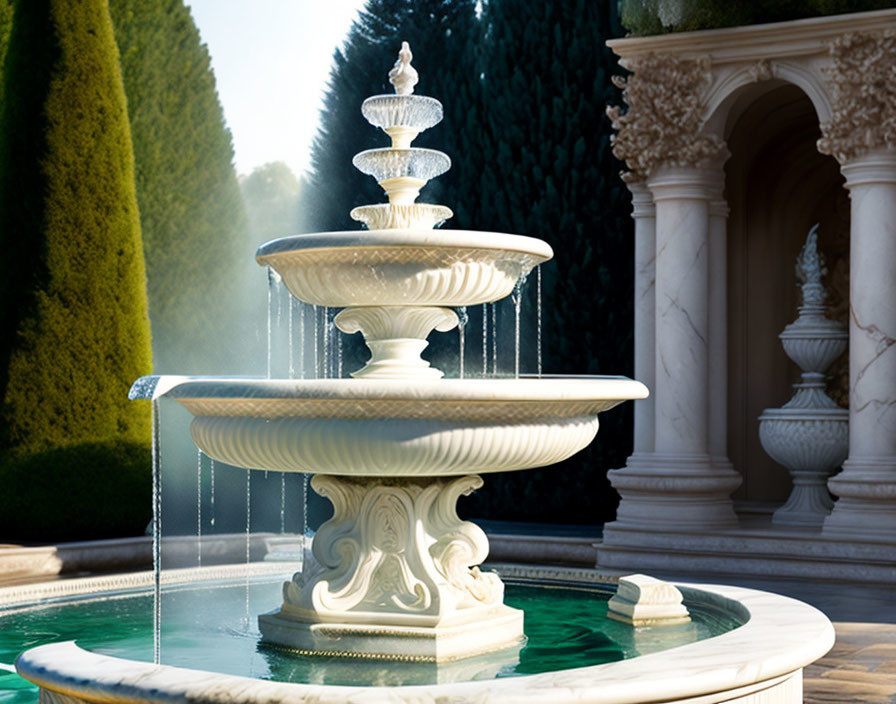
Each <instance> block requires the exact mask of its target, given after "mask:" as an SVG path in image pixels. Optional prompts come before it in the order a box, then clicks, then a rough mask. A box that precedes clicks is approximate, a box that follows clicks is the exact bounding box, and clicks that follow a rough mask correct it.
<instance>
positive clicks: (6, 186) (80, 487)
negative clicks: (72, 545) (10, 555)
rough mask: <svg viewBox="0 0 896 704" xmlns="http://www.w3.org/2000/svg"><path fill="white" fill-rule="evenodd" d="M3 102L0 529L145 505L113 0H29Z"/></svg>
mask: <svg viewBox="0 0 896 704" xmlns="http://www.w3.org/2000/svg"><path fill="white" fill-rule="evenodd" d="M4 76H5V80H4V93H3V101H2V106H0V138H2V139H0V251H2V252H3V253H4V255H3V257H2V258H0V298H2V300H3V306H2V308H0V433H2V435H0V487H2V489H0V494H2V496H3V498H2V501H0V533H2V534H3V535H4V537H10V538H18V539H42V540H67V539H77V538H82V537H102V536H108V535H120V534H122V533H134V532H140V531H141V530H142V529H143V527H145V525H146V522H147V520H148V515H147V514H148V510H149V500H148V497H149V490H150V477H149V472H150V463H149V441H150V409H149V407H148V404H135V403H132V402H130V401H128V398H127V391H128V388H129V386H130V384H131V382H132V381H133V380H134V379H136V378H137V377H139V376H140V375H142V374H146V373H148V372H149V371H150V370H151V353H150V337H149V319H148V314H147V303H146V281H145V273H144V263H143V251H142V246H141V240H140V224H139V214H138V212H137V202H136V196H135V191H134V164H133V153H132V149H131V138H130V128H129V125H128V118H127V110H126V104H125V96H124V89H123V86H122V79H121V71H120V68H119V58H118V49H117V47H116V45H115V40H114V37H113V34H112V24H111V20H110V18H109V12H108V5H107V3H106V2H105V1H104V0H19V1H18V2H17V3H16V5H15V15H14V21H13V27H12V32H11V34H10V38H9V46H8V50H7V56H6V64H5V70H4Z"/></svg>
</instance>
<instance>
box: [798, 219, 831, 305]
mask: <svg viewBox="0 0 896 704" xmlns="http://www.w3.org/2000/svg"><path fill="white" fill-rule="evenodd" d="M826 273H827V269H826V268H825V266H824V257H823V256H822V255H821V254H820V253H819V251H818V223H815V225H814V226H813V227H812V229H811V230H809V235H808V236H807V237H806V243H805V244H804V245H803V248H802V249H801V250H800V253H799V256H798V257H797V258H796V278H797V280H798V281H799V282H800V284H801V286H802V289H803V305H804V306H805V305H822V304H823V303H824V299H825V298H826V297H827V295H826V293H825V290H824V287H823V286H822V285H821V277H822V276H824V275H825V274H826Z"/></svg>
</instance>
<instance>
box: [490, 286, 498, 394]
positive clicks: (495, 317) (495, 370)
mask: <svg viewBox="0 0 896 704" xmlns="http://www.w3.org/2000/svg"><path fill="white" fill-rule="evenodd" d="M491 307H492V376H498V304H497V303H492V304H491Z"/></svg>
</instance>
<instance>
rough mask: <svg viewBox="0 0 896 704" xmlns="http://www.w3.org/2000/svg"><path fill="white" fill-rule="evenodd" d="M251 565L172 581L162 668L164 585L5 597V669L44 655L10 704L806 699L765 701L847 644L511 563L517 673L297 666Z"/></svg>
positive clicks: (756, 613)
mask: <svg viewBox="0 0 896 704" xmlns="http://www.w3.org/2000/svg"><path fill="white" fill-rule="evenodd" d="M245 569H246V566H245V565H236V566H229V567H207V568H201V569H189V570H172V571H170V572H166V585H165V587H164V591H163V602H164V612H165V614H166V619H165V622H164V629H163V634H162V660H163V664H161V665H155V664H153V662H152V659H153V632H152V615H151V614H152V586H151V585H152V573H143V574H139V575H127V576H115V577H106V578H92V579H82V580H66V581H65V582H55V583H49V584H45V585H29V586H26V587H10V588H6V589H2V590H0V604H2V605H4V606H5V607H6V608H5V609H3V610H0V631H2V632H3V633H4V639H3V640H2V649H0V663H10V662H12V659H13V658H14V657H15V655H16V653H17V652H19V651H21V650H22V649H24V648H28V647H32V649H31V650H29V651H28V652H27V653H26V654H25V655H24V656H22V657H21V658H20V659H19V662H18V667H19V671H20V672H21V673H22V675H24V677H26V678H27V679H28V680H30V682H31V683H35V684H31V683H29V682H28V681H26V680H22V679H19V678H18V677H16V676H15V675H12V674H6V675H3V674H2V673H0V701H3V702H4V704H31V702H34V701H35V699H36V691H35V690H36V689H37V685H39V686H40V687H42V688H43V690H44V694H43V696H44V700H43V701H50V702H57V701H58V702H59V704H63V703H66V704H75V702H77V701H93V702H100V701H102V702H122V703H123V702H133V701H147V702H161V701H168V702H170V701H183V702H186V701H188V700H193V701H195V700H201V701H213V702H236V701H245V702H261V701H289V702H299V701H309V700H310V701H315V702H334V703H335V702H368V701H370V702H373V701H377V702H381V701H392V702H420V701H424V702H428V701H433V702H435V701H451V702H454V701H458V702H460V701H483V702H484V701H492V700H494V701H502V702H507V701H551V702H567V701H568V702H581V701H595V702H649V701H683V702H684V701H700V702H703V703H708V702H729V701H743V702H751V703H752V702H761V701H771V702H781V701H783V702H789V701H794V702H796V701H800V698H791V699H787V698H778V699H761V698H759V697H761V696H764V695H763V693H765V695H767V696H782V693H787V692H789V693H791V694H793V693H795V692H798V691H799V685H800V678H799V669H800V668H801V667H802V666H803V665H804V664H806V663H808V662H811V661H812V660H814V659H815V658H817V657H819V656H820V655H821V654H823V653H824V652H825V651H826V650H827V649H828V648H829V647H830V644H831V642H832V640H833V632H832V629H831V626H830V624H829V622H828V621H827V619H826V618H825V617H824V616H823V615H821V614H820V613H819V612H817V611H816V610H815V609H813V608H812V607H809V606H807V605H805V604H802V603H801V602H798V601H794V600H792V599H788V598H784V597H780V596H776V595H771V594H766V593H763V592H756V591H752V590H746V589H739V588H734V587H723V586H705V585H678V586H679V588H680V589H681V590H682V592H683V594H684V596H685V603H686V604H687V606H688V608H689V610H690V612H691V614H692V616H693V617H694V621H695V624H696V625H695V624H688V625H687V626H685V627H682V628H678V629H676V628H672V629H669V628H668V627H658V628H653V629H651V628H638V629H632V628H630V627H628V626H625V625H624V624H620V623H616V622H608V621H607V620H605V619H604V618H603V615H604V614H605V612H606V603H607V598H608V597H609V596H610V595H612V594H613V592H614V591H615V586H614V585H613V584H612V583H610V582H608V581H605V580H604V579H602V578H600V577H599V576H597V575H596V574H595V573H594V572H592V571H590V570H576V569H562V568H551V569H547V568H529V567H520V566H516V567H513V568H511V567H509V566H508V567H506V568H504V570H502V571H503V572H504V574H506V575H507V576H506V577H505V579H506V582H507V593H506V597H505V598H506V600H507V602H508V604H509V605H510V606H513V607H517V608H522V609H523V610H524V611H526V614H527V616H526V631H527V634H528V635H529V641H528V643H527V644H526V647H525V648H523V649H522V651H521V652H520V653H519V657H518V662H516V663H514V662H513V661H512V660H513V659H512V658H511V661H510V662H508V661H507V660H506V659H505V660H504V661H502V659H501V657H497V658H495V657H494V656H485V657H482V658H478V659H477V658H472V659H468V660H467V659H465V660H460V661H457V662H455V663H449V664H447V665H434V664H427V663H414V662H394V661H392V662H382V661H370V660H368V661H359V660H345V659H342V658H320V657H301V656H299V657H296V656H295V655H294V654H292V653H289V652H283V651H281V650H279V649H277V648H271V647H268V646H264V645H261V644H259V641H258V632H257V630H256V629H255V628H254V626H253V627H252V628H249V629H247V628H246V625H245V621H244V620H243V619H242V610H243V601H244V596H245V592H244V574H243V571H244V570H245ZM250 569H251V570H252V577H251V582H250V585H251V586H250V589H251V598H252V603H253V604H256V603H259V604H264V603H267V602H269V601H270V599H271V598H274V597H275V596H276V593H277V592H278V591H279V585H280V580H281V578H282V577H283V576H284V573H283V571H282V570H283V566H282V565H276V564H271V563H256V564H254V565H252V566H251V568H250ZM510 575H515V576H513V577H511V576H510ZM63 594H66V596H61V595H63ZM56 641H69V642H56ZM71 641H74V642H71ZM48 642H51V643H52V644H49V645H40V644H42V643H48ZM760 643H761V644H762V646H761V647H759V646H758V644H760ZM34 646H38V647H34ZM0 667H2V665H0ZM361 683H363V685H364V686H361ZM61 695H62V696H61ZM793 696H794V697H795V696H797V695H796V694H793ZM698 697H699V698H698ZM739 697H743V698H742V699H741V698H739ZM751 697H752V698H751Z"/></svg>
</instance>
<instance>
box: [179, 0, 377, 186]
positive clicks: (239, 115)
mask: <svg viewBox="0 0 896 704" xmlns="http://www.w3.org/2000/svg"><path fill="white" fill-rule="evenodd" d="M186 4H187V5H189V7H190V10H191V12H192V14H193V18H194V20H195V21H196V25H197V27H199V33H200V35H201V36H202V41H203V42H204V43H205V44H206V45H207V46H208V49H209V53H210V54H211V59H212V68H213V70H214V72H215V79H216V81H217V86H218V96H219V97H220V100H221V105H222V106H223V107H224V116H225V118H226V120H227V125H228V127H230V131H231V133H232V134H233V146H234V150H235V152H236V155H235V164H236V169H237V172H238V173H240V174H248V173H251V172H252V170H253V169H254V168H256V167H258V166H261V165H263V164H266V163H268V162H270V161H285V162H286V163H287V164H288V165H289V167H290V168H291V169H292V170H293V171H294V172H295V174H296V175H297V176H298V175H300V174H301V173H302V172H304V171H305V170H306V169H307V168H308V166H309V163H310V153H309V152H310V148H311V140H312V139H313V137H314V133H315V132H316V130H317V122H318V116H319V111H320V108H321V106H322V96H323V91H324V89H325V87H326V83H327V79H328V77H329V73H330V66H331V63H332V58H333V51H334V50H335V49H336V48H337V47H339V46H341V45H342V41H343V39H344V38H345V35H346V33H347V32H348V29H349V27H350V26H351V23H352V20H353V19H354V18H355V17H356V16H357V13H358V10H359V9H360V8H361V7H362V6H363V4H364V0H326V1H325V2H321V1H320V0H187V2H186ZM358 114H359V115H360V108H359V113H358Z"/></svg>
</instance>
